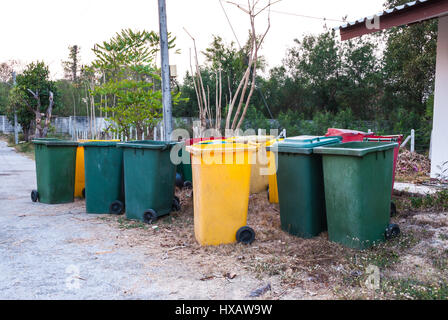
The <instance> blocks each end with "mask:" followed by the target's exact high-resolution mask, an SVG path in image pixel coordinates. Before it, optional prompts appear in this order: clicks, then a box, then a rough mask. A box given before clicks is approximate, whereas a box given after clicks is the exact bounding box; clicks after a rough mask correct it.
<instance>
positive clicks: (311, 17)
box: [221, 3, 345, 22]
mask: <svg viewBox="0 0 448 320" xmlns="http://www.w3.org/2000/svg"><path fill="white" fill-rule="evenodd" d="M237 4H238V5H240V6H246V5H245V4H242V3H237ZM221 5H222V4H221ZM271 12H275V13H279V14H286V15H289V16H296V17H300V18H307V19H315V20H324V21H334V22H345V21H343V20H338V19H331V18H325V17H316V16H310V15H305V14H299V13H293V12H286V11H279V10H272V9H271Z"/></svg>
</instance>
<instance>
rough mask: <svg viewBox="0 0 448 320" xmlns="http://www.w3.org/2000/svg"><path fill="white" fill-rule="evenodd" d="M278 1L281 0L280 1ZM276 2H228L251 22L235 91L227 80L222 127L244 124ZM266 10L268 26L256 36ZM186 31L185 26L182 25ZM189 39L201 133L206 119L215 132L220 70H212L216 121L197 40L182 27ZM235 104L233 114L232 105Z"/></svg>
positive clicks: (218, 116)
mask: <svg viewBox="0 0 448 320" xmlns="http://www.w3.org/2000/svg"><path fill="white" fill-rule="evenodd" d="M279 1H280V0H279ZM279 1H275V2H273V3H272V2H271V0H269V1H267V4H266V5H265V6H263V7H262V8H261V9H257V5H259V2H260V0H247V7H248V8H244V7H243V6H241V5H239V4H237V3H233V2H230V1H227V2H228V3H230V4H232V5H235V6H236V7H238V8H239V9H240V10H242V11H243V12H244V13H246V14H247V15H248V16H249V21H250V26H251V27H250V30H249V47H248V63H247V68H246V70H245V72H244V74H243V76H242V78H241V80H240V82H239V84H238V87H237V89H236V91H235V93H232V90H231V88H230V80H229V79H227V80H228V82H229V84H228V86H229V88H228V89H229V96H230V98H229V101H226V105H227V104H228V110H227V115H226V117H225V118H226V124H225V129H232V130H237V129H240V127H241V125H242V124H243V121H244V118H245V116H246V112H247V109H248V107H249V103H250V99H251V98H252V95H253V92H254V90H255V79H256V76H257V63H258V54H259V51H260V48H261V45H262V44H263V41H264V39H265V38H266V34H267V33H268V31H269V29H270V23H271V22H270V21H271V20H270V7H271V6H272V5H273V4H274V3H277V2H279ZM265 10H267V11H268V13H267V27H266V30H265V31H264V33H263V34H261V35H257V33H256V28H255V19H256V17H257V16H258V15H259V14H261V13H262V12H264V11H265ZM184 30H185V28H184ZM185 32H187V34H188V35H189V36H190V38H191V39H192V40H193V46H194V60H195V70H194V71H193V67H192V65H191V52H190V69H191V75H192V78H193V84H194V88H195V92H196V97H197V99H198V106H199V118H200V121H201V127H202V128H201V132H203V130H204V129H205V128H206V127H207V120H206V118H208V119H209V123H210V126H212V127H214V129H216V130H217V131H218V132H219V131H220V130H221V117H222V113H221V109H222V78H221V69H220V68H219V69H218V71H217V72H216V73H215V77H216V92H215V93H216V101H215V115H214V116H215V121H214V122H213V119H212V116H213V114H212V112H211V106H210V99H209V88H208V87H207V93H206V91H205V88H204V85H203V81H202V76H201V72H200V67H199V63H198V55H197V50H196V41H195V39H194V38H193V37H192V36H191V35H190V34H189V33H188V31H187V30H185ZM235 106H236V111H235V113H234V112H233V111H234V108H235Z"/></svg>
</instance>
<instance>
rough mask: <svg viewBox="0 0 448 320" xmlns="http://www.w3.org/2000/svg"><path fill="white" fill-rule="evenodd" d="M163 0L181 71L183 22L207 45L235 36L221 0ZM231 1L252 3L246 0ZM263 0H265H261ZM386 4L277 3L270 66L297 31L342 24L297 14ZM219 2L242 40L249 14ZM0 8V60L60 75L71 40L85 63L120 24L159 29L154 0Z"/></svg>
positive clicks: (174, 60) (371, 0) (351, 16)
mask: <svg viewBox="0 0 448 320" xmlns="http://www.w3.org/2000/svg"><path fill="white" fill-rule="evenodd" d="M166 2H167V19H168V31H169V32H171V33H173V34H174V35H175V36H176V37H177V42H176V45H177V48H179V49H181V52H182V53H181V54H170V64H175V65H177V69H178V74H179V76H180V77H181V78H182V77H183V74H184V72H185V71H186V70H187V69H189V50H190V48H191V47H192V41H191V39H190V38H189V36H188V35H187V34H186V33H185V31H184V30H183V28H186V29H187V30H188V32H189V33H190V34H191V35H192V36H194V37H195V38H196V44H197V47H198V50H204V49H205V48H206V47H207V46H208V44H209V43H210V42H211V41H212V35H220V36H221V37H223V38H224V39H225V40H226V41H232V40H233V41H235V37H234V35H233V33H232V30H231V28H230V26H229V23H228V22H227V20H226V17H225V15H224V11H223V10H222V8H221V6H220V2H219V0H166ZM233 2H236V3H240V4H246V3H247V1H246V0H233ZM263 2H267V1H266V0H261V1H260V3H263ZM383 3H384V0H362V1H361V0H338V1H335V0H282V1H281V2H279V3H277V4H275V5H274V6H273V7H272V10H273V12H271V29H270V31H269V33H268V35H267V37H266V40H265V44H264V46H263V49H262V52H261V54H262V55H264V56H265V57H266V58H267V61H268V63H269V67H274V66H277V65H279V64H281V60H282V58H283V57H284V56H285V52H286V49H287V48H288V47H291V46H292V45H293V39H294V38H299V39H300V38H302V37H303V35H304V34H310V33H312V34H318V33H320V32H322V31H323V25H324V23H326V24H327V26H328V27H336V26H339V25H340V24H342V23H340V22H338V21H332V20H327V21H326V22H324V21H323V20H320V19H312V18H306V17H302V16H300V15H303V16H313V17H325V18H327V19H334V20H342V17H343V16H346V15H347V16H348V20H349V21H352V20H356V19H358V18H361V17H364V16H369V15H373V14H374V13H377V12H379V11H381V10H382V5H383ZM222 4H223V6H224V8H225V10H226V12H227V15H228V16H229V18H230V21H231V24H232V26H233V28H234V30H235V32H236V34H237V37H238V39H239V41H240V42H241V43H244V42H245V40H246V38H247V34H248V29H249V23H248V17H247V15H246V14H245V13H243V12H242V11H241V10H239V9H238V8H236V7H235V6H233V5H231V4H229V3H227V2H226V0H222ZM1 8H2V14H1V18H0V35H1V37H0V40H1V43H0V62H2V61H6V60H10V59H16V60H21V61H22V62H23V63H29V62H31V61H35V60H43V61H45V62H46V63H47V64H48V65H49V66H50V71H51V74H52V78H55V79H57V78H61V77H63V71H62V67H61V61H62V60H64V59H66V58H67V56H68V49H67V47H68V46H69V45H74V44H77V45H79V46H80V47H81V61H82V63H84V64H87V63H89V62H90V61H91V60H92V59H93V55H92V53H91V48H92V47H93V45H94V44H95V43H98V42H102V41H104V40H108V39H109V38H110V37H112V36H113V35H114V34H115V33H116V32H118V31H120V30H121V29H122V28H132V29H138V30H141V29H147V30H155V31H159V24H158V1H157V0H125V1H124V0H76V1H73V0H39V1H37V0H3V1H2V6H1ZM285 13H289V14H285ZM265 25H266V17H265V16H260V17H259V18H257V32H262V31H263V29H264V27H265ZM199 58H200V59H203V57H199Z"/></svg>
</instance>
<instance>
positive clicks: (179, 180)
mask: <svg viewBox="0 0 448 320" xmlns="http://www.w3.org/2000/svg"><path fill="white" fill-rule="evenodd" d="M183 186H184V178H182V175H181V174H180V173H178V172H176V187H178V188H180V189H182V187H183Z"/></svg>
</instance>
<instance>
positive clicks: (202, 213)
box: [186, 140, 256, 245]
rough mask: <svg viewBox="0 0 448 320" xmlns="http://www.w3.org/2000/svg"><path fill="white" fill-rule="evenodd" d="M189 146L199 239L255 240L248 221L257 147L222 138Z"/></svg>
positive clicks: (208, 241) (205, 242)
mask: <svg viewBox="0 0 448 320" xmlns="http://www.w3.org/2000/svg"><path fill="white" fill-rule="evenodd" d="M186 150H187V151H188V152H190V153H191V155H192V159H191V163H192V173H193V190H194V193H193V202H194V233H195V237H196V240H197V241H198V242H199V244H201V245H220V244H226V243H233V242H235V241H238V242H241V243H245V244H250V243H252V241H253V240H254V238H255V232H254V230H252V229H251V228H250V227H248V226H246V224H247V209H248V205H249V188H250V173H251V163H253V162H254V156H255V152H256V147H255V146H252V145H248V144H243V143H236V142H232V141H226V140H222V141H221V143H216V142H214V143H210V144H207V143H201V144H194V145H192V146H187V147H186Z"/></svg>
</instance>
